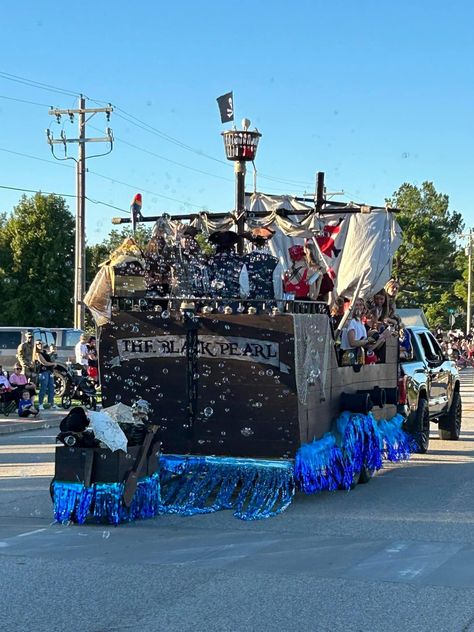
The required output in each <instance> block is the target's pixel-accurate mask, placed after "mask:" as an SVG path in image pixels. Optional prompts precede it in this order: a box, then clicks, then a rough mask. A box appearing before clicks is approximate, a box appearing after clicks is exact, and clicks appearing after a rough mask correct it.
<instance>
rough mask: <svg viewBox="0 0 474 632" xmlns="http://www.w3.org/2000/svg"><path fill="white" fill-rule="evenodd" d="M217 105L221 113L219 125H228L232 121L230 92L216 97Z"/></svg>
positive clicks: (232, 102) (232, 110) (231, 95)
mask: <svg viewBox="0 0 474 632" xmlns="http://www.w3.org/2000/svg"><path fill="white" fill-rule="evenodd" d="M217 105H218V106H219V112H220V113H221V123H229V122H230V121H233V120H234V95H233V93H232V92H227V94H223V95H222V96H221V97H217Z"/></svg>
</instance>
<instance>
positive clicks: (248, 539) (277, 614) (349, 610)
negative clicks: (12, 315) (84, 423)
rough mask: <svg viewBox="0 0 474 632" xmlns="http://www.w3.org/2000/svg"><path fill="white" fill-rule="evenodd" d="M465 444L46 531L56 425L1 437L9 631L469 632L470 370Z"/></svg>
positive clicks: (473, 467)
mask: <svg viewBox="0 0 474 632" xmlns="http://www.w3.org/2000/svg"><path fill="white" fill-rule="evenodd" d="M461 381H462V395H463V402H464V415H463V431H462V434H461V439H460V440H459V441H458V442H449V441H441V440H439V439H438V438H437V432H436V427H435V426H434V425H433V426H432V435H431V444H430V450H429V453H428V454H426V455H415V456H413V458H412V459H411V460H410V461H409V462H407V463H401V464H395V465H390V464H387V465H386V466H385V467H384V469H383V470H382V471H381V472H379V474H378V475H377V476H376V477H375V478H374V479H373V480H372V481H371V482H370V483H369V484H368V485H359V486H358V487H357V488H356V489H355V490H353V491H351V492H349V493H347V492H342V491H340V492H332V493H323V494H320V495H319V496H305V495H303V494H298V495H297V497H296V498H295V500H294V502H293V503H292V505H291V506H290V507H289V509H288V510H287V511H286V512H284V513H283V514H281V515H280V516H278V517H275V518H271V519H268V520H263V521H257V522H242V521H239V520H236V519H235V518H234V517H233V516H232V514H231V512H229V511H223V512H219V513H216V514H207V515H201V516H199V515H197V516H193V517H180V516H173V515H166V516H159V517H157V518H155V519H152V520H148V521H137V522H135V523H133V524H129V525H121V526H119V527H116V528H114V527H111V526H106V525H100V526H99V525H83V526H77V525H69V526H66V525H58V524H54V523H53V522H52V508H51V501H50V498H49V482H50V479H51V477H52V474H53V470H54V437H55V434H56V432H57V431H56V429H55V428H44V429H41V430H34V431H30V432H18V433H10V434H4V435H2V436H1V437H0V499H1V501H0V578H1V579H0V587H1V594H2V601H1V603H2V606H1V611H2V616H1V617H0V630H9V631H16V630H18V631H22V632H23V631H28V630H32V631H35V632H42V631H46V630H48V631H52V630H58V631H59V630H61V631H64V630H67V631H68V632H75V631H76V630H77V631H78V632H79V630H80V631H82V632H106V631H110V632H112V631H115V630H118V631H120V630H127V631H135V630H137V632H138V631H139V630H140V631H148V630H150V631H154V630H166V631H174V630H180V631H183V630H193V631H201V630H203V631H204V630H212V631H214V630H215V631H216V632H217V631H225V630H229V631H234V630H249V631H253V630H255V631H257V630H258V631H261V630H269V631H270V630H271V631H273V630H278V631H279V630H290V629H293V630H308V631H312V630H316V631H319V630H327V631H338V630H341V631H342V630H345V631H346V630H351V631H353V630H355V631H357V630H361V631H362V630H371V631H378V630H383V631H391V630H394V631H395V630H397V631H399V630H417V632H423V631H425V630H426V631H432V630H443V631H444V630H449V631H450V630H452V631H454V632H458V631H459V632H461V631H469V630H474V486H473V483H472V481H473V478H474V370H472V369H467V370H465V371H463V372H462V374H461Z"/></svg>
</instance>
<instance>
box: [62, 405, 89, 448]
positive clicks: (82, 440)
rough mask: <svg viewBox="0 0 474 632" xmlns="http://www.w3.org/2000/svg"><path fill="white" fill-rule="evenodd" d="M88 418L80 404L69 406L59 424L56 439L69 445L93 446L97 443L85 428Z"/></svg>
mask: <svg viewBox="0 0 474 632" xmlns="http://www.w3.org/2000/svg"><path fill="white" fill-rule="evenodd" d="M88 426H89V419H88V417H87V415H86V413H85V410H84V409H83V408H81V407H80V406H75V407H74V408H71V410H70V411H69V412H68V414H67V415H66V416H65V417H64V418H63V419H62V421H61V423H60V424H59V429H60V431H61V432H60V433H59V434H58V436H57V437H56V441H60V442H61V443H63V444H64V445H66V446H69V447H73V446H74V447H79V448H93V447H95V446H96V445H98V443H97V441H96V439H95V438H94V433H93V432H90V431H88V430H87V428H88Z"/></svg>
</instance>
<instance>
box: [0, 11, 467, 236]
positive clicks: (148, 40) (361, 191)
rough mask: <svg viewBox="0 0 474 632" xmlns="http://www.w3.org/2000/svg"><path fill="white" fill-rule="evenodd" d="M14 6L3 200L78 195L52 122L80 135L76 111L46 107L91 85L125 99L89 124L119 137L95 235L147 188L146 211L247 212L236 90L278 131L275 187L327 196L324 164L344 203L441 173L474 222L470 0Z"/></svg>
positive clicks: (3, 113)
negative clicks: (319, 189)
mask: <svg viewBox="0 0 474 632" xmlns="http://www.w3.org/2000/svg"><path fill="white" fill-rule="evenodd" d="M15 5H16V3H5V5H4V6H3V7H2V54H1V55H0V211H7V212H10V211H11V210H12V209H13V207H14V206H15V204H17V203H18V201H19V199H20V197H21V195H22V192H21V191H18V190H14V189H23V190H24V189H28V190H33V191H35V190H41V191H44V192H55V193H58V194H68V195H70V196H74V195H75V173H74V168H75V163H74V161H73V160H67V161H58V160H56V159H55V158H54V157H53V156H52V154H51V148H50V147H49V146H48V144H47V142H46V133H45V130H46V128H48V127H49V128H50V129H51V132H52V134H53V135H54V138H58V137H59V134H60V133H61V130H64V132H65V134H66V136H67V137H68V138H75V137H77V119H76V120H75V121H74V123H71V122H70V121H69V120H68V119H67V117H64V118H63V119H62V120H61V123H60V124H59V125H58V124H57V122H56V120H55V118H54V117H52V116H50V115H49V114H48V111H49V108H50V106H53V107H57V108H61V109H67V108H72V107H77V95H78V94H79V93H82V94H84V95H86V96H87V102H86V105H87V107H103V106H105V105H107V104H108V103H111V104H112V105H113V106H114V112H113V114H112V116H111V120H110V123H107V121H106V119H105V116H104V115H103V114H97V115H96V116H94V117H93V118H92V119H91V120H90V122H89V123H88V127H87V136H89V137H97V136H103V135H104V130H105V128H106V127H107V126H108V125H109V126H110V127H111V128H112V130H113V133H114V136H115V143H114V147H113V150H112V152H111V153H110V154H108V155H106V156H102V157H97V158H92V157H91V158H88V161H87V168H88V174H87V183H86V193H87V196H88V198H89V201H88V202H87V206H86V234H87V241H88V243H96V242H98V241H101V240H102V239H104V238H105V237H106V236H107V234H108V232H109V231H110V229H111V228H112V224H111V218H112V217H113V216H116V215H123V216H126V215H127V214H128V209H129V206H130V202H131V200H132V198H133V196H134V194H135V193H138V192H141V193H142V195H143V209H142V212H143V214H144V215H159V214H161V213H165V212H166V213H170V214H177V213H191V212H199V211H202V210H210V211H229V210H231V209H232V208H233V206H234V184H233V171H232V164H231V163H229V162H228V161H226V159H225V154H224V148H223V142H222V137H221V136H220V132H221V131H223V130H224V129H228V128H229V127H230V126H229V125H227V126H223V125H222V124H221V122H220V117H219V112H218V108H217V104H216V98H217V97H218V96H219V95H221V94H224V93H225V92H228V91H230V90H232V91H233V92H234V102H235V118H236V123H237V124H238V125H239V123H240V120H241V119H242V118H243V117H248V118H249V119H250V120H251V121H252V128H253V127H254V126H256V127H257V128H258V130H259V131H260V132H261V133H262V138H261V140H260V145H259V149H258V154H257V160H256V167H257V173H258V176H257V189H258V190H259V191H263V192H267V193H276V194H290V195H303V194H310V195H311V194H312V192H314V186H315V177H316V172H318V171H324V172H325V181H326V185H327V188H328V191H329V192H340V191H344V195H340V196H337V198H335V199H337V200H338V201H356V202H362V203H367V204H374V205H378V204H384V201H385V199H386V198H387V197H389V196H390V195H392V193H393V192H394V191H395V190H397V189H398V187H399V186H400V185H401V184H402V183H404V182H410V183H413V184H416V185H421V183H422V182H423V181H426V180H428V181H432V182H433V183H434V185H435V187H436V189H437V190H438V191H439V192H442V193H444V194H447V195H448V196H449V198H450V208H451V210H456V211H459V212H460V213H461V214H462V215H463V217H464V219H465V222H466V227H470V226H473V225H474V207H473V204H472V180H471V178H472V174H473V166H474V158H473V151H472V147H471V143H472V142H473V139H474V133H473V132H474V123H473V100H474V99H473V97H474V76H473V75H474V68H473V60H474V37H473V23H474V5H473V4H472V3H471V2H469V1H467V0H466V1H457V0H452V1H451V2H450V3H446V2H439V1H438V0H419V1H416V0H411V1H410V2H409V1H407V0H399V1H398V2H397V3H393V2H387V1H385V0H377V1H375V0H367V1H365V0H360V1H359V2H351V1H350V0H331V2H321V1H320V0H312V1H301V0H294V1H293V2H285V1H283V0H274V1H273V2H271V3H270V2H263V1H261V2H258V1H256V0H254V1H253V2H250V1H248V0H242V1H241V2H239V3H225V2H222V1H220V2H216V1H214V0H209V1H206V0H202V1H201V2H199V3H197V2H187V1H186V2H185V1H179V0H178V1H177V2H174V3H173V2H163V1H161V2H160V1H158V2H155V3H151V2H142V3H138V2H137V3H130V2H124V1H123V0H118V1H116V2H114V3H109V2H108V3H105V2H100V0H99V1H97V0H96V1H95V2H91V1H89V0H85V1H84V2H82V3H81V4H80V5H67V6H66V5H64V4H62V5H61V4H60V5H48V4H45V3H38V2H34V1H32V0H25V1H24V2H22V3H21V4H17V5H16V6H15ZM39 84H41V85H39ZM45 86H47V89H45ZM25 101H26V102H25ZM107 149H108V146H107V145H105V144H99V143H90V144H88V145H87V154H88V155H92V154H95V153H102V152H105V151H107ZM68 151H69V153H68V156H70V157H75V156H77V145H74V144H71V145H69V146H68ZM55 153H56V154H57V156H58V157H64V153H63V151H62V149H61V146H60V145H56V146H55ZM252 184H253V183H252V174H251V173H248V175H247V190H249V189H251V188H252ZM6 187H10V188H6ZM67 199H68V204H69V206H70V208H71V210H72V211H73V212H74V211H75V199H74V197H70V198H67ZM92 200H93V201H94V202H93V201H92ZM98 202H102V204H99V203H98ZM107 205H110V206H107ZM111 207H117V209H120V210H117V209H115V208H111Z"/></svg>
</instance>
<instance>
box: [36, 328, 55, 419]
mask: <svg viewBox="0 0 474 632" xmlns="http://www.w3.org/2000/svg"><path fill="white" fill-rule="evenodd" d="M34 359H35V363H36V368H37V370H38V374H39V387H40V390H39V406H38V410H44V406H43V401H44V397H45V395H47V396H48V404H49V407H50V408H52V409H53V410H56V409H57V406H55V404H54V377H53V368H54V366H55V364H54V362H51V358H50V356H49V353H47V352H46V351H44V350H43V345H42V343H41V342H40V341H39V340H38V341H37V342H36V344H35V355H34Z"/></svg>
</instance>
